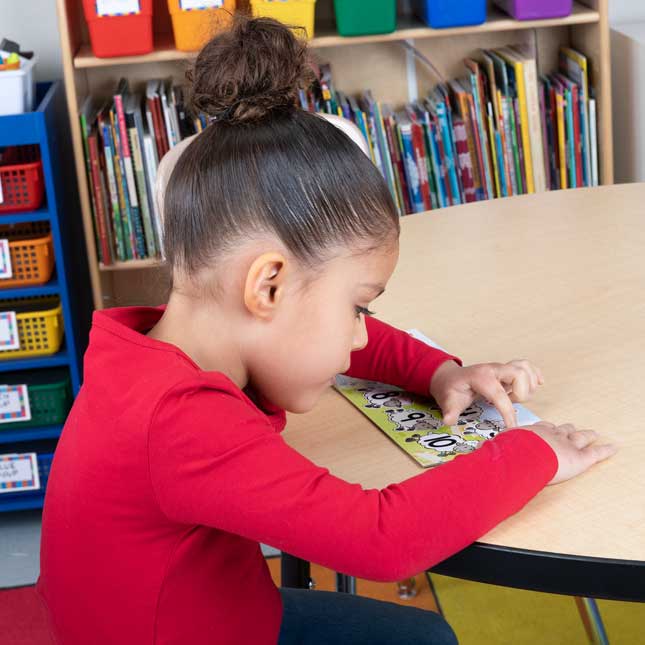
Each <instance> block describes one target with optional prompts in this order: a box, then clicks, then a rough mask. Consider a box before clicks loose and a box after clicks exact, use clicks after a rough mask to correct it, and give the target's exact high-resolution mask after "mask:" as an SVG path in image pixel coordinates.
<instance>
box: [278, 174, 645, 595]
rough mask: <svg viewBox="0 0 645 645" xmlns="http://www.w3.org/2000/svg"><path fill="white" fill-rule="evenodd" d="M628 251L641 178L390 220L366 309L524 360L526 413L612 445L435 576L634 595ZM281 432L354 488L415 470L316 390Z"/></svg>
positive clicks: (640, 316) (640, 357) (642, 327)
mask: <svg viewBox="0 0 645 645" xmlns="http://www.w3.org/2000/svg"><path fill="white" fill-rule="evenodd" d="M644 249H645V184H630V185H620V186H606V187H600V188H591V189H577V190H569V191H557V192H549V193H543V194H540V195H528V196H520V197H512V198H508V199H502V200H495V201H487V202H479V203H476V204H468V205H465V206H458V207H454V208H449V209H443V210H439V211H433V212H431V213H424V214H421V215H416V216H408V217H405V218H403V220H402V234H401V257H400V261H399V265H398V267H397V269H396V271H395V273H394V275H393V277H392V279H391V281H390V283H389V285H388V287H387V291H386V293H385V294H384V295H383V296H381V298H379V299H378V300H377V301H376V302H375V303H374V308H375V309H376V311H377V312H378V316H379V317H380V318H382V319H383V320H386V321H388V322H390V323H392V324H394V325H396V326H398V327H400V328H402V329H409V328H413V327H414V328H417V329H419V330H421V331H422V332H423V333H425V334H426V335H427V336H429V337H431V338H432V339H433V340H435V341H436V342H438V343H439V344H440V345H441V346H443V347H445V348H446V350H447V351H450V352H453V353H456V354H457V355H459V356H460V357H461V358H462V359H463V360H464V364H471V363H477V362H483V361H508V360H511V359H514V358H529V359H530V360H532V361H533V362H534V363H535V364H537V365H538V366H539V367H540V368H541V369H542V371H543V373H544V376H545V385H544V386H543V387H542V388H541V389H540V391H539V392H538V393H537V395H536V397H535V398H534V399H533V400H532V401H530V402H529V403H528V404H527V407H528V408H529V409H531V410H532V411H533V412H535V413H536V414H537V415H539V416H540V417H542V418H543V419H546V420H549V421H552V422H554V423H563V422H567V421H571V422H573V423H575V424H577V425H578V426H579V427H582V428H594V429H595V430H597V431H598V432H599V434H600V441H602V442H609V441H611V442H613V443H616V444H617V445H618V446H619V448H620V450H619V452H618V453H617V454H616V455H615V456H614V457H613V458H611V459H610V460H608V461H606V462H603V463H601V464H597V465H596V466H594V467H593V468H592V469H591V470H589V471H587V472H586V473H584V474H583V475H581V476H579V477H577V478H575V479H573V480H570V481H568V482H565V483H562V484H559V485H556V486H548V487H547V488H545V489H544V490H543V491H542V492H541V493H540V494H538V495H537V497H535V498H534V499H533V500H531V501H530V502H529V503H528V504H527V505H526V506H525V507H524V509H522V510H521V511H520V512H519V513H517V514H516V515H514V516H512V517H510V518H508V519H507V520H506V521H504V522H503V523H502V524H500V525H498V526H497V527H495V528H494V529H493V530H492V531H490V532H489V533H487V534H486V535H485V536H483V537H482V538H481V539H480V540H479V541H478V542H477V543H476V544H475V545H474V546H472V547H468V548H467V549H466V550H464V551H462V552H461V553H460V554H457V555H456V556H454V557H453V558H450V559H449V560H447V561H445V563H442V564H441V565H439V567H437V568H436V570H437V571H440V572H442V573H447V574H450V575H455V576H460V577H468V578H472V579H478V580H482V581H488V582H494V583H498V584H507V585H509V586H521V587H524V588H535V589H542V590H544V591H557V592H561V593H575V594H576V595H589V596H592V595H594V596H596V597H612V598H619V597H620V598H623V599H633V600H645V476H644V475H645V427H643V417H642V415H641V414H639V409H640V397H641V395H642V384H643V382H644V379H643V376H642V370H643V367H642V366H643V365H644V364H645V261H644V259H643V257H642V255H643V250H644ZM284 437H285V439H286V441H287V442H288V443H289V444H290V445H292V446H293V447H294V448H296V449H297V450H298V451H299V452H301V453H302V454H304V455H306V456H307V457H309V458H310V459H312V460H313V461H314V462H316V463H317V464H320V465H322V466H325V467H327V468H329V469H330V471H331V472H332V473H334V474H335V475H337V476H339V477H342V478H344V479H346V480H348V481H350V482H358V483H360V484H362V485H363V486H364V487H366V488H383V487H385V486H387V485H388V484H390V483H392V482H398V481H401V480H403V479H406V478H408V477H410V476H413V475H415V474H416V473H418V472H421V470H422V468H421V467H420V466H418V465H417V464H416V463H415V462H414V461H413V460H412V459H411V458H409V457H408V456H407V455H405V453H403V451H401V450H400V449H399V448H398V447H397V446H396V445H394V444H393V443H392V442H391V441H390V440H389V439H388V438H387V437H386V436H385V435H384V434H382V433H381V432H380V430H378V428H376V427H375V426H373V425H372V424H371V423H370V422H369V421H368V420H367V419H366V418H365V417H364V416H363V415H362V414H360V412H358V411H357V410H355V409H354V408H353V407H352V406H351V404H349V403H348V402H347V401H345V400H344V399H343V398H342V397H341V396H340V395H339V394H337V393H336V392H334V391H332V390H330V391H329V392H328V393H326V394H325V396H324V397H323V399H322V400H321V402H320V403H319V405H318V407H317V408H316V409H315V410H314V411H313V412H311V413H308V414H306V415H290V417H289V422H288V424H287V428H286V430H285V431H284ZM484 556H485V557H484ZM574 579H575V580H574Z"/></svg>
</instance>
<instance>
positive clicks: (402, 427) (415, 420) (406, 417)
mask: <svg viewBox="0 0 645 645" xmlns="http://www.w3.org/2000/svg"><path fill="white" fill-rule="evenodd" d="M386 414H387V418H388V419H389V420H390V421H391V422H392V423H393V424H394V425H395V428H394V430H396V431H403V432H412V431H414V430H438V429H439V428H441V426H442V425H443V421H442V420H441V419H437V418H436V417H435V416H433V415H432V414H428V413H427V412H421V410H415V409H414V408H408V409H407V410H404V409H403V408H398V409H396V410H386Z"/></svg>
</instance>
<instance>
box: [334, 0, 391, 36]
mask: <svg viewBox="0 0 645 645" xmlns="http://www.w3.org/2000/svg"><path fill="white" fill-rule="evenodd" d="M334 10H335V13H336V26H337V28H338V33H339V34H340V35H341V36H369V35H370V34H388V33H390V32H392V31H394V30H395V29H396V0H371V1H370V2H365V0H334Z"/></svg>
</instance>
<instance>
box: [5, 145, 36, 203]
mask: <svg viewBox="0 0 645 645" xmlns="http://www.w3.org/2000/svg"><path fill="white" fill-rule="evenodd" d="M0 184H1V185H2V200H1V201H0V213H5V212H12V213H15V212H20V211H33V210H35V209H36V208H38V207H39V206H40V205H41V204H42V202H43V197H44V196H45V181H44V179H43V164H42V161H41V160H40V150H39V149H38V146H35V145H34V146H12V147H9V148H5V149H4V150H3V151H2V152H0Z"/></svg>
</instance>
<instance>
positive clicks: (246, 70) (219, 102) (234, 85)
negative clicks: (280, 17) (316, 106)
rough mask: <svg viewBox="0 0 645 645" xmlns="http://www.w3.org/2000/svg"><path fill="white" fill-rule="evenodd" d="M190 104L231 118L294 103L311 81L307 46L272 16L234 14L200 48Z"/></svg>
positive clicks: (246, 118) (254, 117) (258, 116)
mask: <svg viewBox="0 0 645 645" xmlns="http://www.w3.org/2000/svg"><path fill="white" fill-rule="evenodd" d="M188 78H189V80H190V81H192V92H191V103H192V106H193V109H194V110H196V111H197V112H201V113H203V114H206V115H208V116H210V117H214V118H215V119H216V120H218V121H219V120H222V121H227V122H229V123H250V122H254V121H260V120H262V119H264V118H267V117H268V116H270V115H274V114H276V113H278V112H288V111H291V110H293V109H295V107H296V106H297V105H298V90H299V89H301V88H306V87H308V86H309V85H310V84H311V83H312V81H313V80H314V73H313V69H312V67H311V65H310V62H309V58H308V53H307V45H306V42H305V41H304V40H301V39H298V38H296V37H295V36H294V34H293V32H292V31H291V29H290V28H289V27H287V26H285V25H283V24H282V23H280V22H278V21H277V20H273V19H271V18H247V17H244V16H239V15H238V16H236V17H235V19H234V22H233V26H232V27H231V29H229V30H227V31H224V32H221V33H219V34H217V35H216V36H215V37H214V38H213V39H212V40H211V41H209V42H208V43H207V44H206V45H205V46H204V48H203V49H202V50H201V51H200V52H199V54H198V56H197V60H196V61H195V64H194V65H193V68H192V70H191V71H190V72H189V73H188Z"/></svg>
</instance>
